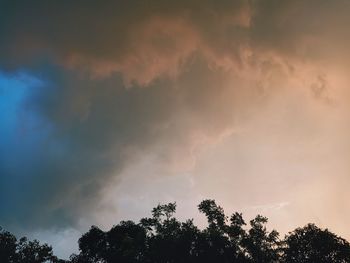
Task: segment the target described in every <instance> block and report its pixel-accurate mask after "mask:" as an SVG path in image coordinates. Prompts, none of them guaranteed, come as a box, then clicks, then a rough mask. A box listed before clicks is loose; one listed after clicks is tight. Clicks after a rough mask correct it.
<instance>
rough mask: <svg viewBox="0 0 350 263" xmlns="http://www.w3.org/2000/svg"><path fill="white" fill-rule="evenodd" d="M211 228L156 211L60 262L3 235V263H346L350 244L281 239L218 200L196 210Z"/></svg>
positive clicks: (310, 228) (301, 234)
mask: <svg viewBox="0 0 350 263" xmlns="http://www.w3.org/2000/svg"><path fill="white" fill-rule="evenodd" d="M198 209H199V211H200V212H201V213H203V214H204V215H205V216H206V218H207V222H208V225H207V227H206V228H204V229H200V228H198V227H197V226H195V225H194V223H193V220H186V221H184V222H180V221H179V220H178V219H176V218H175V216H174V214H175V212H176V203H169V204H165V205H158V206H157V207H155V208H154V209H153V210H152V216H151V217H146V218H142V219H141V220H140V221H139V222H138V223H135V222H133V221H122V222H120V223H119V224H117V225H115V226H113V227H112V228H111V229H110V230H108V231H102V230H101V229H99V228H98V227H97V226H92V227H91V228H90V230H89V231H88V232H87V233H85V234H83V235H82V236H81V237H80V239H79V241H78V243H79V253H78V254H73V255H71V257H70V259H69V260H60V259H58V258H57V257H56V256H54V255H53V252H52V248H51V247H50V246H48V245H47V244H43V245H41V244H40V243H39V242H38V241H37V240H34V241H28V240H27V239H26V238H21V239H19V240H17V238H16V237H15V236H14V235H12V234H11V233H9V232H7V231H5V230H3V229H0V262H4V263H7V262H8V263H19V262H24V263H43V262H53V263H68V262H70V263H118V262H119V263H137V262H143V263H197V262H198V263H199V262H201V263H206V262H208V263H209V262H220V263H221V262H222V263H274V262H276V263H277V262H281V263H291V262H294V263H331V262H332V263H346V262H350V244H349V243H348V242H347V241H346V240H345V239H343V238H341V237H339V236H337V235H336V234H334V233H332V232H330V231H329V230H328V229H321V228H318V227H317V226H316V225H314V224H308V225H306V226H304V227H302V228H297V229H295V230H294V231H292V232H289V233H288V234H287V235H286V236H285V237H284V238H283V239H281V238H280V236H279V233H278V232H277V231H276V230H272V231H268V230H267V228H266V224H267V222H268V219H267V218H266V217H264V216H261V215H257V216H256V217H255V218H254V219H252V220H250V221H249V223H248V224H247V223H246V222H245V220H244V219H243V216H242V214H240V213H237V212H236V213H233V214H232V215H231V216H227V215H225V213H224V210H223V208H222V207H220V206H218V205H217V204H216V202H215V201H214V200H204V201H202V202H201V203H200V204H199V205H198Z"/></svg>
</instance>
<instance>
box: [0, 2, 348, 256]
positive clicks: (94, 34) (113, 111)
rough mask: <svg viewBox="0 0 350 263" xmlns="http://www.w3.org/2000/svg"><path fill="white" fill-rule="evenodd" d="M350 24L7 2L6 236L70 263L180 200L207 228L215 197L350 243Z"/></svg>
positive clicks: (284, 15)
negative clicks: (41, 245) (205, 205)
mask: <svg viewBox="0 0 350 263" xmlns="http://www.w3.org/2000/svg"><path fill="white" fill-rule="evenodd" d="M349 13H350V2H349V1H346V0H334V1H328V0H308V1H304V0H295V1H294V0H293V1H292V0H290V1H289V0H286V1H279V0H246V1H245V0H241V1H240V0H238V1H236V0H221V1H217V0H191V1H188V0H183V1H182V0H177V1H168V0H163V1H160V0H153V1H151V0H141V1H140V0H135V1H133V0H128V1H89V0H88V1H65V0H63V1H55V0H53V1H44V0H43V1H16V0H8V1H7V0H0V225H1V226H3V227H5V228H6V229H8V230H11V231H13V232H14V233H16V234H23V235H27V236H29V237H32V238H39V239H40V240H43V241H46V242H49V243H51V244H52V245H53V246H54V250H55V252H56V253H57V254H59V255H62V256H66V255H68V254H69V253H71V252H72V251H74V250H75V249H76V241H77V238H78V237H79V235H80V234H81V233H82V232H84V231H87V230H88V228H89V226H90V225H92V224H96V225H99V226H101V227H102V228H103V229H107V228H109V227H110V226H111V225H113V224H115V223H117V222H118V221H120V220H122V219H129V218H131V219H139V218H140V217H142V216H147V215H148V214H149V211H150V209H151V208H152V207H154V206H155V205H157V204H158V203H159V202H160V203H163V202H168V201H177V203H178V208H179V209H178V211H179V217H180V218H187V217H190V218H191V217H194V218H195V220H196V222H198V224H202V223H203V221H204V220H203V218H202V217H201V216H200V215H198V214H197V213H196V212H195V210H196V205H197V204H198V203H199V201H200V200H201V199H204V198H214V199H216V200H217V201H218V202H219V203H220V204H221V205H223V206H224V208H225V209H226V211H227V212H228V213H230V212H233V211H241V212H243V213H244V215H245V216H246V218H247V219H249V218H251V217H252V216H254V215H256V214H257V213H262V214H264V215H266V216H268V217H269V218H270V226H271V227H275V228H277V229H278V230H279V231H280V232H281V233H285V232H287V231H289V230H292V229H293V228H294V227H296V226H301V225H303V224H305V223H307V222H314V223H316V224H318V225H319V226H321V227H328V228H330V229H331V230H332V231H334V232H336V233H338V234H340V235H342V236H344V237H346V238H350V229H349V227H348V222H349V220H350V207H349V203H348V201H347V200H349V198H350V193H349V191H348V189H349V185H350V177H349V176H350V174H349V172H350V167H349V161H350V114H349V113H350V104H349V101H350V87H349V84H350V75H349V68H350V52H349V46H350V31H349V24H350V16H349ZM63 240H64V241H63Z"/></svg>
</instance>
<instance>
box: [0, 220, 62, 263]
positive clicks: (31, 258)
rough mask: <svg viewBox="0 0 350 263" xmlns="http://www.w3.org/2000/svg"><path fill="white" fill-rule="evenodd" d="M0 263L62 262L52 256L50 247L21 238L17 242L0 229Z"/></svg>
mask: <svg viewBox="0 0 350 263" xmlns="http://www.w3.org/2000/svg"><path fill="white" fill-rule="evenodd" d="M0 262H4V263H43V262H54V263H60V262H64V261H62V260H59V259H58V258H57V257H55V256H54V255H53V252H52V247H50V246H49V245H47V244H43V245H41V244H40V243H39V241H37V240H33V241H29V240H28V239H27V238H26V237H22V238H21V239H20V240H19V241H18V240H17V238H16V237H15V236H14V235H12V234H11V233H9V232H7V231H4V230H3V229H2V228H1V227H0Z"/></svg>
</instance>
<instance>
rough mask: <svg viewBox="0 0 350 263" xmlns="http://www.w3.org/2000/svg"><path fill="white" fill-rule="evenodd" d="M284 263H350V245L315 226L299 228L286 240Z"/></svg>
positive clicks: (309, 225)
mask: <svg viewBox="0 0 350 263" xmlns="http://www.w3.org/2000/svg"><path fill="white" fill-rule="evenodd" d="M284 262H286V263H289V262H296V263H299V262H300V263H314V262H318V263H328V262H333V263H346V262H350V245H349V243H348V242H347V241H346V240H345V239H343V238H341V237H338V236H337V235H335V234H333V233H331V232H329V231H328V230H327V229H325V230H322V229H320V228H318V227H317V226H315V225H314V224H308V225H306V226H305V227H303V228H297V229H295V230H294V231H293V232H290V233H289V235H287V236H286V238H285V249H284Z"/></svg>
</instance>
